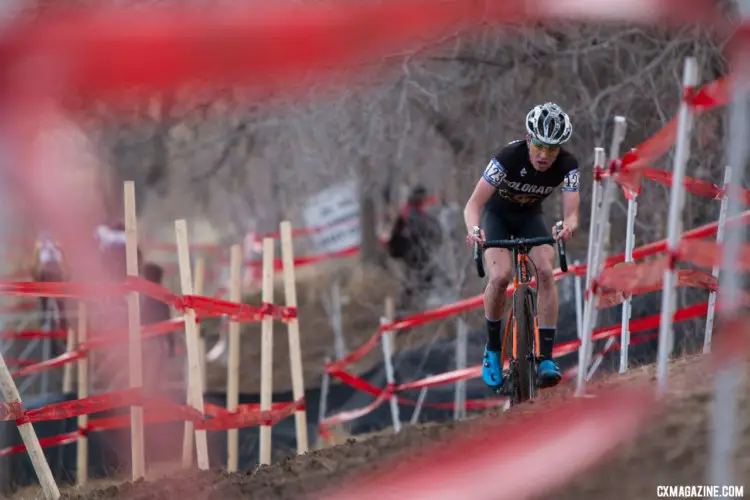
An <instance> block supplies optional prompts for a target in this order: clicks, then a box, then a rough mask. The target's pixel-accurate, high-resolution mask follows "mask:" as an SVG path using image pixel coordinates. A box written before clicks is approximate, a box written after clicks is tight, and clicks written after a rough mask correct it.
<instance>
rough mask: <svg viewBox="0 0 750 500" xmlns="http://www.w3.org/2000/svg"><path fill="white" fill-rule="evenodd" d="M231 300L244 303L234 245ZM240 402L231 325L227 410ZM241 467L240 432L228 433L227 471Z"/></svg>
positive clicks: (236, 338) (235, 325)
mask: <svg viewBox="0 0 750 500" xmlns="http://www.w3.org/2000/svg"><path fill="white" fill-rule="evenodd" d="M229 300H230V301H232V302H234V303H237V304H239V303H241V302H242V247H241V246H240V245H232V248H231V250H230V254H229ZM239 402H240V323H239V322H238V321H231V322H230V323H229V363H228V365H227V410H228V411H230V412H235V411H237V406H238V405H239ZM238 466H239V431H238V429H229V430H228V431H227V471H229V472H236V471H237V467H238Z"/></svg>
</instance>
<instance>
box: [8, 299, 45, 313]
mask: <svg viewBox="0 0 750 500" xmlns="http://www.w3.org/2000/svg"><path fill="white" fill-rule="evenodd" d="M36 307H37V303H36V302H34V301H33V300H24V301H23V302H19V303H17V304H13V305H10V306H2V307H0V314H14V313H19V312H27V311H31V310H33V309H35V308H36Z"/></svg>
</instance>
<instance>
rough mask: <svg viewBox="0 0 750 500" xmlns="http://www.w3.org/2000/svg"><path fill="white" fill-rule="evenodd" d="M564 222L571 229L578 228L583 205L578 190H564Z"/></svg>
mask: <svg viewBox="0 0 750 500" xmlns="http://www.w3.org/2000/svg"><path fill="white" fill-rule="evenodd" d="M562 202H563V224H565V225H566V226H568V227H569V228H570V230H571V231H575V230H576V229H578V211H579V208H580V206H581V195H580V193H578V191H563V193H562Z"/></svg>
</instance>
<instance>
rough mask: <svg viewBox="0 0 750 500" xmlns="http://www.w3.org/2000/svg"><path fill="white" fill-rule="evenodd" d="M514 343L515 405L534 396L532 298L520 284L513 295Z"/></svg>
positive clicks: (529, 292) (534, 364) (528, 290)
mask: <svg viewBox="0 0 750 500" xmlns="http://www.w3.org/2000/svg"><path fill="white" fill-rule="evenodd" d="M513 316H514V318H515V328H516V334H515V341H516V353H517V358H516V374H515V375H516V376H515V379H516V383H515V398H514V399H515V400H516V403H523V402H524V401H528V400H529V399H533V398H534V397H535V396H536V384H537V380H536V354H535V353H536V349H535V346H534V343H535V334H534V333H535V332H534V296H533V293H532V290H531V289H530V288H529V285H527V284H522V285H519V286H518V288H517V289H516V293H515V294H514V295H513Z"/></svg>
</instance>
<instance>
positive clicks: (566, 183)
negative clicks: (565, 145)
mask: <svg viewBox="0 0 750 500" xmlns="http://www.w3.org/2000/svg"><path fill="white" fill-rule="evenodd" d="M566 160H567V161H566V165H565V170H567V173H566V174H565V177H564V178H563V182H562V185H561V186H560V189H561V190H562V191H563V192H567V193H577V192H578V191H579V184H580V176H579V172H578V160H577V159H576V158H575V157H574V156H573V155H571V156H569V157H568V158H567V159H566Z"/></svg>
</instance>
